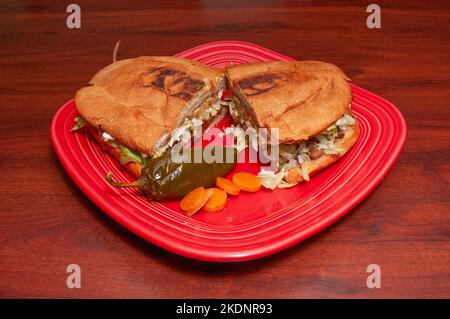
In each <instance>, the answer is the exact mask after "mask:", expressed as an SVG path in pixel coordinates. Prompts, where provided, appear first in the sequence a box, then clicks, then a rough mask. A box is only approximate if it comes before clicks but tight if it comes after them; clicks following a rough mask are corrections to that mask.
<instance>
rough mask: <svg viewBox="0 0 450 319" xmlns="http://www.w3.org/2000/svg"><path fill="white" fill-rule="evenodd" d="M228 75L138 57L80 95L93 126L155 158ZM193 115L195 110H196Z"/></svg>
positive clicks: (178, 61)
mask: <svg viewBox="0 0 450 319" xmlns="http://www.w3.org/2000/svg"><path fill="white" fill-rule="evenodd" d="M221 74H222V71H221V70H219V69H215V68H212V67H208V66H206V65H203V64H201V63H200V62H196V61H192V60H187V59H183V58H177V57H138V58H134V59H127V60H121V61H118V62H115V63H113V64H111V65H109V66H107V67H105V68H104V69H102V70H101V71H100V72H98V73H97V74H96V75H95V76H94V77H93V78H92V80H91V81H90V84H91V85H92V86H89V87H85V88H82V89H81V90H79V91H78V92H77V94H76V105H77V109H78V111H79V112H80V114H81V115H82V116H83V118H85V119H86V120H87V121H88V122H89V124H91V125H92V126H94V127H96V128H101V129H102V130H104V131H106V132H108V133H109V134H110V135H112V136H113V137H114V138H115V139H117V140H118V141H119V142H120V143H122V144H124V145H126V146H128V147H129V148H131V149H133V150H137V151H140V152H142V153H145V154H148V155H152V154H153V152H154V151H155V149H154V147H153V146H154V145H155V144H158V143H157V142H158V141H159V142H160V141H161V137H162V136H163V135H165V136H167V135H168V134H170V133H171V132H172V131H173V129H175V128H176V126H177V125H179V122H180V121H181V120H182V117H185V116H186V115H187V113H189V112H186V110H185V109H191V108H192V105H194V104H198V103H199V102H201V101H203V100H204V99H206V98H207V97H208V96H210V95H211V94H212V91H213V88H214V87H216V86H217V84H218V81H220V78H221ZM190 111H192V110H190Z"/></svg>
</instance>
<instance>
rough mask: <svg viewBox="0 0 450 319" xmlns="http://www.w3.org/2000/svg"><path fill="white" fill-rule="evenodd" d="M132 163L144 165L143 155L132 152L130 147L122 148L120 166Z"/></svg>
mask: <svg viewBox="0 0 450 319" xmlns="http://www.w3.org/2000/svg"><path fill="white" fill-rule="evenodd" d="M130 162H136V163H139V164H143V163H144V159H143V157H142V155H141V153H139V152H136V151H132V150H130V149H129V148H128V147H125V146H121V148H120V164H126V163H130Z"/></svg>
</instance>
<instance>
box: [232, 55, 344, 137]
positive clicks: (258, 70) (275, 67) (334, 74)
mask: <svg viewBox="0 0 450 319" xmlns="http://www.w3.org/2000/svg"><path fill="white" fill-rule="evenodd" d="M226 76H227V80H228V84H229V86H230V87H231V89H232V90H233V92H234V93H235V94H236V95H237V97H239V99H240V101H241V105H242V107H243V108H245V109H246V110H245V113H247V114H249V115H250V117H251V119H250V120H251V121H253V124H254V125H255V126H257V127H267V128H278V129H279V133H280V135H279V141H280V143H296V142H299V141H302V140H307V139H308V138H309V137H311V136H313V135H316V134H318V133H319V132H321V131H323V130H324V129H326V128H327V127H329V126H330V125H331V124H333V123H334V122H336V120H337V119H338V118H339V117H340V116H342V115H343V114H344V113H346V112H349V107H350V103H351V99H352V92H351V89H350V86H349V84H348V83H347V81H349V80H350V79H349V78H348V77H347V76H346V75H345V74H344V73H343V72H342V71H341V70H340V69H339V68H338V67H337V66H335V65H333V64H329V63H323V62H317V61H301V62H299V61H294V62H263V63H248V64H242V65H236V66H230V67H227V68H226Z"/></svg>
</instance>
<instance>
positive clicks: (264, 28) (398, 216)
mask: <svg viewBox="0 0 450 319" xmlns="http://www.w3.org/2000/svg"><path fill="white" fill-rule="evenodd" d="M69 3H70V2H67V3H65V1H9V0H6V1H5V0H3V1H1V2H0V47H1V52H0V70H1V72H0V108H1V110H0V114H1V122H0V141H1V144H0V164H1V174H0V176H1V177H0V297H62V298H65V297H127V298H129V297H149V298H154V297H161V298H171V297H176V298H194V297H200V298H206V297H232V298H245V297H253V298H259V297H264V298H266V297H274V298H279V297H286V298H310V297H314V298H317V297H318V298H321V297H338V298H339V297H350V298H355V297H370V298H372V297H373V298H383V297H388V298H391V297H425V298H429V297H447V298H449V297H450V266H449V265H450V252H449V249H450V243H449V239H450V223H449V217H450V215H449V214H450V191H449V182H450V164H449V163H450V109H449V87H450V69H449V65H450V42H449V39H450V2H448V1H377V3H378V4H379V5H380V6H381V9H382V15H381V17H382V28H381V29H368V28H367V27H366V18H367V16H368V13H366V6H367V5H368V4H369V3H370V2H368V1H348V2H346V3H344V2H343V1H323V2H319V1H259V2H248V1H242V0H240V1H227V0H222V1H206V0H205V1H199V2H194V1H161V2H156V1H76V3H78V4H79V5H80V6H81V10H82V22H81V23H82V26H81V29H79V30H70V29H68V28H67V27H66V22H65V20H66V17H67V15H68V14H67V13H66V12H65V11H66V5H67V4H69ZM119 39H121V40H122V46H121V49H120V52H119V58H126V57H134V56H138V55H172V54H175V53H177V52H180V51H182V50H186V49H188V48H191V47H193V46H196V45H199V44H203V43H206V42H209V41H217V40H242V41H249V42H253V43H256V44H259V45H262V46H265V47H267V48H270V49H272V50H275V51H278V52H281V53H283V54H286V55H288V56H291V57H294V58H297V59H314V60H323V61H328V62H332V63H335V64H337V65H339V66H340V67H342V68H343V69H344V70H345V71H346V73H347V74H348V75H349V76H350V77H351V78H352V79H353V81H354V82H355V83H357V84H358V85H360V86H362V87H364V88H366V89H368V90H370V91H373V92H375V93H377V94H379V95H381V96H383V97H385V98H386V99H388V100H390V101H392V102H393V103H394V104H395V105H397V107H398V108H399V109H400V110H401V112H402V113H403V115H404V116H405V118H406V121H407V124H408V128H409V132H408V140H407V143H406V146H405V149H404V151H403V153H402V155H401V156H400V158H399V160H398V161H397V163H396V164H395V165H394V167H393V169H392V170H391V171H390V173H389V174H388V175H387V177H386V178H385V179H384V181H383V182H382V183H381V184H380V185H379V186H378V188H377V189H376V190H375V191H374V192H373V193H372V194H371V195H370V196H369V197H368V198H367V199H366V200H364V201H363V202H362V203H361V204H360V205H359V206H358V207H356V208H355V209H354V210H353V211H352V212H351V213H349V214H348V215H347V216H345V217H344V218H343V219H341V220H340V221H339V222H337V223H336V224H334V225H333V226H332V227H330V228H328V229H326V230H325V231H322V232H321V233H319V234H318V235H316V236H314V237H313V238H311V239H309V240H307V241H306V242H304V243H301V244H299V245H297V246H294V247H292V248H290V249H288V250H286V251H283V252H281V253H278V254H276V255H273V256H270V257H267V258H264V259H261V260H256V261H250V262H242V263H234V264H213V263H204V262H198V261H192V260H188V259H185V258H182V257H179V256H175V255H172V254H171V253H168V252H166V251H164V250H162V249H160V248H158V247H155V246H153V245H151V244H149V243H147V242H145V241H144V240H142V239H140V238H138V237H137V236H135V235H133V234H132V233H130V232H129V231H127V230H125V229H123V228H122V227H121V226H119V225H118V224H116V223H115V222H114V221H113V220H111V219H110V218H108V217H107V216H106V215H105V214H104V213H102V211H100V210H99V209H98V208H97V207H96V206H94V205H93V204H92V203H91V202H90V201H89V200H88V199H87V198H86V197H85V196H84V195H83V193H82V192H81V191H80V190H79V189H78V188H77V187H76V186H75V184H74V183H73V182H72V181H71V179H70V178H69V177H68V175H67V174H66V172H65V171H64V169H63V168H62V166H61V165H60V163H59V161H58V159H57V157H56V155H55V153H54V151H53V149H52V146H51V143H50V138H49V127H50V122H51V119H52V117H53V115H54V114H55V112H56V111H57V110H58V108H59V107H60V106H61V105H62V104H64V103H65V102H66V101H67V100H69V99H71V98H73V96H74V93H75V91H76V90H77V89H78V88H80V87H82V86H85V85H86V83H87V81H88V79H89V78H90V77H91V76H92V75H93V74H94V73H95V72H96V71H97V70H98V69H100V68H101V67H103V66H105V65H106V64H109V63H110V62H111V55H112V49H113V47H114V44H115V43H116V41H117V40H119ZM71 263H76V264H79V265H80V266H81V269H82V287H81V289H68V288H67V287H66V276H67V273H66V272H65V271H66V266H67V265H68V264H71ZM372 263H375V264H378V265H380V266H381V270H382V287H381V288H380V289H368V288H367V287H366V278H367V276H368V274H367V273H366V267H367V265H369V264H372Z"/></svg>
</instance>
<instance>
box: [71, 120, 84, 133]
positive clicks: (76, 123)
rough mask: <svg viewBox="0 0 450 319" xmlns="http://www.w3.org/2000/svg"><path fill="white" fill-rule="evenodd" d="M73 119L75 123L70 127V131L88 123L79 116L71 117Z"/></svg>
mask: <svg viewBox="0 0 450 319" xmlns="http://www.w3.org/2000/svg"><path fill="white" fill-rule="evenodd" d="M73 121H74V122H75V125H74V126H73V127H72V129H71V131H72V132H73V131H77V130H79V129H80V128H83V127H85V126H86V125H87V124H88V122H86V120H85V119H84V118H82V117H81V116H77V117H76V118H74V119H73Z"/></svg>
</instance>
